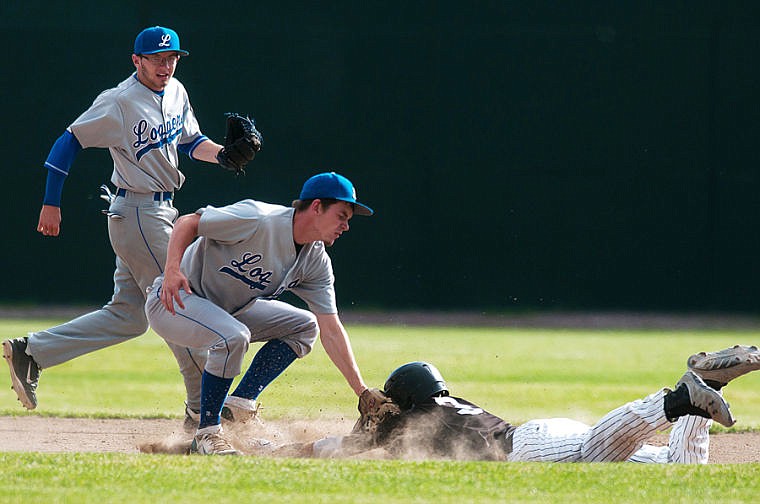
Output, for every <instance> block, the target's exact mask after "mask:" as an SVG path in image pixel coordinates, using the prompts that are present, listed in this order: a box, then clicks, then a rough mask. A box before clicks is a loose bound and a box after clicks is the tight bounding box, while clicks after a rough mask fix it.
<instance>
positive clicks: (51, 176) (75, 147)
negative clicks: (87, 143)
mask: <svg viewBox="0 0 760 504" xmlns="http://www.w3.org/2000/svg"><path fill="white" fill-rule="evenodd" d="M80 150H82V145H81V144H80V143H79V141H78V140H77V139H76V137H75V136H74V134H73V133H71V132H70V131H69V130H66V131H64V132H63V134H62V135H61V136H60V137H58V140H56V141H55V143H54V144H53V147H52V148H51V149H50V154H48V157H47V160H46V161H45V168H47V170H48V175H47V183H46V184H45V199H44V200H43V204H45V205H52V206H57V207H60V206H61V194H62V193H63V182H64V181H65V180H66V177H67V176H68V174H69V169H70V168H71V164H72V163H73V162H74V158H75V157H76V155H77V153H78V152H79V151H80Z"/></svg>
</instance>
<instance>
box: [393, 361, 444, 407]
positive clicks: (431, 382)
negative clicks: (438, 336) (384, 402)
mask: <svg viewBox="0 0 760 504" xmlns="http://www.w3.org/2000/svg"><path fill="white" fill-rule="evenodd" d="M383 388H384V389H385V390H384V392H385V395H387V396H388V397H390V398H391V399H392V400H393V402H394V403H396V404H398V406H399V408H401V409H402V410H408V409H410V408H411V407H412V406H414V405H415V404H418V403H421V402H424V401H425V400H427V399H430V398H431V397H433V396H437V395H439V396H447V395H449V389H448V388H447V387H446V382H445V381H444V379H443V376H442V375H441V372H440V371H438V369H436V367H435V366H433V365H432V364H428V363H427V362H410V363H408V364H404V365H403V366H401V367H399V368H396V370H395V371H393V372H392V373H391V374H390V376H388V379H387V380H386V381H385V386H384V387H383Z"/></svg>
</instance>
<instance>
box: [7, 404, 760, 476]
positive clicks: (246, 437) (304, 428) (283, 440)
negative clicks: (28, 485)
mask: <svg viewBox="0 0 760 504" xmlns="http://www.w3.org/2000/svg"><path fill="white" fill-rule="evenodd" d="M350 429H351V423H350V422H348V421H346V420H337V421H335V420H319V421H313V420H311V421H308V422H306V421H292V420H289V421H282V422H265V423H263V424H257V425H254V426H251V427H248V428H247V430H246V431H237V432H234V433H231V435H232V436H233V444H235V446H236V447H237V448H238V449H240V450H241V451H243V452H245V453H250V454H266V451H262V450H259V449H258V446H259V444H258V441H257V440H258V439H261V438H264V439H267V440H271V441H272V442H273V443H274V444H275V445H283V444H288V443H292V442H304V441H312V440H315V439H318V438H319V437H322V436H325V435H333V434H340V433H345V432H348V431H349V430H350ZM189 439H190V436H189V435H188V434H186V433H185V432H183V430H182V425H181V422H180V421H179V420H134V419H73V418H49V417H39V416H18V417H0V447H2V451H21V452H48V453H54V452H59V453H72V452H115V453H140V452H141V448H142V451H157V452H179V451H181V447H182V446H186V445H187V443H188V440H189ZM665 442H667V436H665V435H658V436H657V437H656V438H655V439H654V440H653V444H662V443H665ZM370 456H371V457H373V458H374V457H377V458H383V457H384V455H383V453H380V452H373V453H372V454H370ZM747 462H760V433H736V434H733V433H732V434H726V433H723V434H715V435H713V436H712V437H711V445H710V463H715V464H728V463H747Z"/></svg>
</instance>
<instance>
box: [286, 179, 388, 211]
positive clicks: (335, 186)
mask: <svg viewBox="0 0 760 504" xmlns="http://www.w3.org/2000/svg"><path fill="white" fill-rule="evenodd" d="M298 199H300V200H311V199H335V200H339V201H346V202H348V203H353V205H354V213H355V214H358V215H372V214H373V213H375V212H374V211H373V210H372V209H371V208H370V207H368V206H367V205H364V204H362V203H359V202H358V201H356V189H355V188H354V185H353V184H352V183H351V181H350V180H348V179H347V178H346V177H344V176H343V175H338V174H337V173H335V172H329V173H319V174H317V175H314V176H313V177H311V178H310V179H309V180H307V181H306V182H305V183H304V185H303V189H301V195H300V196H299V197H298Z"/></svg>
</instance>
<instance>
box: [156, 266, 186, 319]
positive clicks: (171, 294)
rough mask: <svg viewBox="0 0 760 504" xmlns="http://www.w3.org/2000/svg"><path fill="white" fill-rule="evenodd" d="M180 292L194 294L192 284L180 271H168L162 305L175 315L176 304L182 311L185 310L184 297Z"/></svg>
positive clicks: (162, 287)
mask: <svg viewBox="0 0 760 504" xmlns="http://www.w3.org/2000/svg"><path fill="white" fill-rule="evenodd" d="M180 290H183V291H185V292H187V293H188V294H192V290H190V282H188V281H187V277H186V276H185V275H184V274H183V273H182V272H181V271H179V270H177V271H167V272H166V273H165V274H164V283H163V285H162V286H161V303H163V305H164V307H165V308H166V310H167V311H168V312H169V313H171V314H172V315H175V314H176V312H175V310H174V303H175V302H176V303H177V306H179V307H180V308H181V309H183V310H184V309H185V305H184V303H182V296H181V295H180V292H179V291H180Z"/></svg>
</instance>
